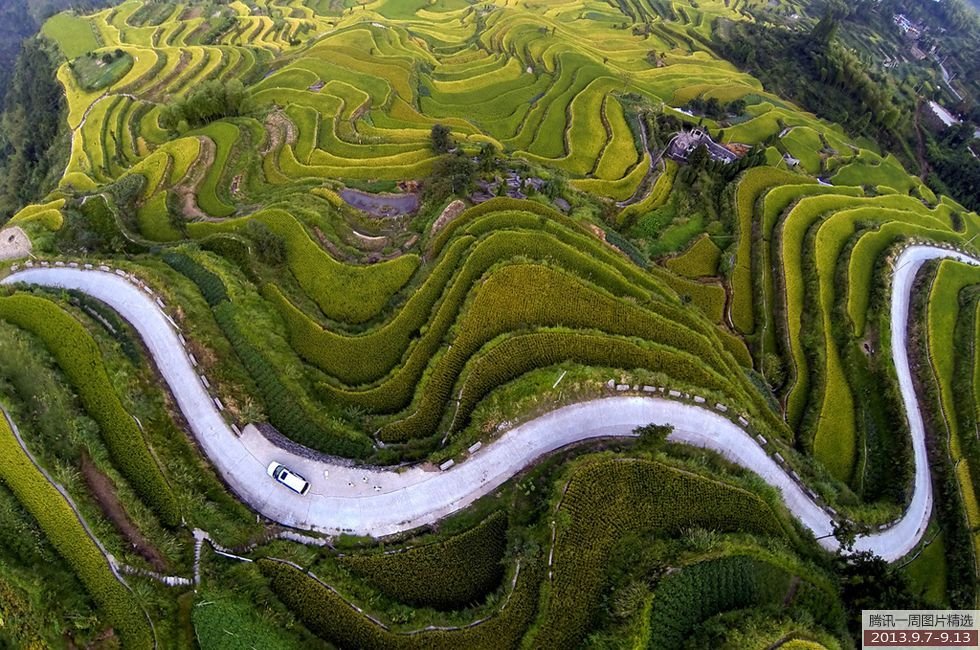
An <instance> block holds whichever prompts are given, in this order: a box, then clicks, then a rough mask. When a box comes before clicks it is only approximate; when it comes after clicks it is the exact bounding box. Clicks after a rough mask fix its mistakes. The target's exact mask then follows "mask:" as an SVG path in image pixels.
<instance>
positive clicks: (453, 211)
mask: <svg viewBox="0 0 980 650" xmlns="http://www.w3.org/2000/svg"><path fill="white" fill-rule="evenodd" d="M465 209H466V204H465V203H463V202H462V201H460V200H459V199H456V200H455V201H453V202H452V203H450V204H449V205H447V206H446V209H445V210H443V211H442V214H440V215H439V218H438V219H436V220H435V222H434V223H433V224H432V229H431V230H429V236H430V237H431V236H433V235H435V234H436V233H437V232H439V231H440V230H442V229H443V228H445V227H446V226H447V225H449V222H450V221H452V220H453V219H455V218H456V217H458V216H459V215H460V214H462V213H463V210H465Z"/></svg>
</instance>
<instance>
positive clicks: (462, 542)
mask: <svg viewBox="0 0 980 650" xmlns="http://www.w3.org/2000/svg"><path fill="white" fill-rule="evenodd" d="M506 547H507V515H505V514H504V513H503V512H501V511H497V512H495V513H493V514H492V515H490V516H489V517H487V518H486V519H485V520H483V522H481V523H480V524H479V525H477V526H475V527H474V528H472V529H470V530H468V531H466V532H465V533H461V534H459V535H456V536H454V537H452V538H450V539H448V540H446V541H444V542H439V543H435V544H427V545H425V546H419V547H416V548H410V549H407V550H404V551H397V552H389V553H384V554H376V555H349V556H346V557H344V558H343V559H342V560H341V564H343V565H344V566H347V567H349V568H350V569H351V570H353V572H354V573H355V574H356V575H358V576H360V577H361V578H363V579H365V580H366V581H367V582H368V583H370V584H371V585H373V586H375V587H376V588H377V589H378V590H380V591H381V592H383V593H384V594H385V595H386V596H388V597H389V598H392V599H395V600H399V601H401V602H404V603H408V604H410V605H415V606H418V607H434V608H436V609H461V608H463V607H466V606H467V605H470V604H472V603H475V602H477V601H479V600H480V599H482V598H484V597H485V596H486V595H487V594H489V593H490V592H491V591H493V590H494V589H496V588H497V587H498V586H499V585H500V581H501V579H502V578H503V576H504V566H503V557H504V551H505V550H506Z"/></svg>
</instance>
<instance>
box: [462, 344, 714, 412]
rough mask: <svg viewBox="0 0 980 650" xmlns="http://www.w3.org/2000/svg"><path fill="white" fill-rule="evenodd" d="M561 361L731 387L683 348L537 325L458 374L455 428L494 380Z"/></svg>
mask: <svg viewBox="0 0 980 650" xmlns="http://www.w3.org/2000/svg"><path fill="white" fill-rule="evenodd" d="M563 361H574V362H576V363H581V364H585V365H591V366H602V367H609V368H622V369H626V370H631V369H635V368H646V369H649V370H653V371H656V372H662V373H664V374H665V375H667V376H669V377H670V378H671V379H673V380H676V381H678V382H681V383H683V384H685V385H689V386H697V387H699V388H704V389H706V390H711V391H718V392H730V391H731V386H730V384H729V382H728V380H727V379H725V378H724V377H722V376H721V375H719V374H718V373H717V372H715V371H713V370H710V369H708V367H707V366H705V365H704V364H702V363H701V362H700V359H698V358H697V357H694V356H692V355H690V354H688V353H686V352H684V351H682V350H676V349H672V348H668V347H664V346H661V345H656V344H651V343H647V342H644V341H642V340H639V339H637V340H631V339H623V338H620V337H614V336H609V335H608V334H589V333H584V332H574V331H540V332H533V333H529V334H517V335H514V336H509V337H505V338H502V339H501V340H499V341H495V342H493V343H491V344H490V345H489V346H487V347H485V348H484V349H483V350H481V351H480V353H479V354H478V355H476V356H475V357H473V359H471V360H470V361H469V362H468V363H467V365H466V370H465V371H464V373H463V375H462V379H461V380H460V382H461V384H462V386H461V388H460V390H459V393H458V398H457V399H458V403H457V407H456V410H455V412H454V417H453V429H454V430H460V429H462V428H463V427H464V426H465V425H466V423H467V420H468V419H469V416H470V414H471V413H472V412H473V409H474V408H475V407H476V405H477V403H478V402H479V401H480V400H481V399H483V397H485V396H486V395H487V394H488V393H489V392H490V391H492V390H493V389H494V388H497V387H498V386H502V385H503V384H505V383H507V382H508V381H511V380H513V379H516V378H518V377H520V376H521V375H523V374H524V373H527V372H530V371H531V370H534V369H535V368H544V367H547V366H550V365H554V364H557V363H561V362H563Z"/></svg>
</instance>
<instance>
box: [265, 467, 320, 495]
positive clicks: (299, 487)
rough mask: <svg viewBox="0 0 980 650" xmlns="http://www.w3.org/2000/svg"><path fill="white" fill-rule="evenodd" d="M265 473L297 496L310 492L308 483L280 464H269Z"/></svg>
mask: <svg viewBox="0 0 980 650" xmlns="http://www.w3.org/2000/svg"><path fill="white" fill-rule="evenodd" d="M266 473H267V474H268V475H269V476H271V477H272V478H274V479H276V480H277V481H279V482H280V483H282V484H283V485H285V486H286V487H288V488H289V489H290V490H292V491H293V492H296V493H297V494H306V493H307V492H309V491H310V482H309V481H307V480H306V479H305V478H303V477H302V476H300V475H299V474H297V473H296V472H294V471H292V470H290V469H289V468H288V467H286V466H285V465H283V464H282V463H277V462H272V463H269V468H268V469H267V470H266Z"/></svg>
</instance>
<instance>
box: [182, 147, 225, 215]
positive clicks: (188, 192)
mask: <svg viewBox="0 0 980 650" xmlns="http://www.w3.org/2000/svg"><path fill="white" fill-rule="evenodd" d="M197 141H198V142H200V143H201V150H200V152H199V153H198V154H197V160H195V161H194V164H193V165H191V168H190V169H189V170H188V171H187V176H185V177H184V178H183V179H182V180H181V181H180V182H179V183H177V185H175V186H174V193H176V194H177V197H178V198H179V199H180V211H181V213H183V215H184V217H186V218H188V219H207V218H208V217H209V216H210V215H209V214H208V213H206V212H205V211H204V210H202V209H201V208H200V206H198V204H197V190H198V188H199V187H200V186H201V183H202V182H204V177H205V176H206V175H207V173H208V170H209V169H211V165H213V164H214V156H215V153H216V151H217V146H216V145H215V144H214V140H212V139H211V138H208V137H205V136H203V135H202V136H198V138H197Z"/></svg>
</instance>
